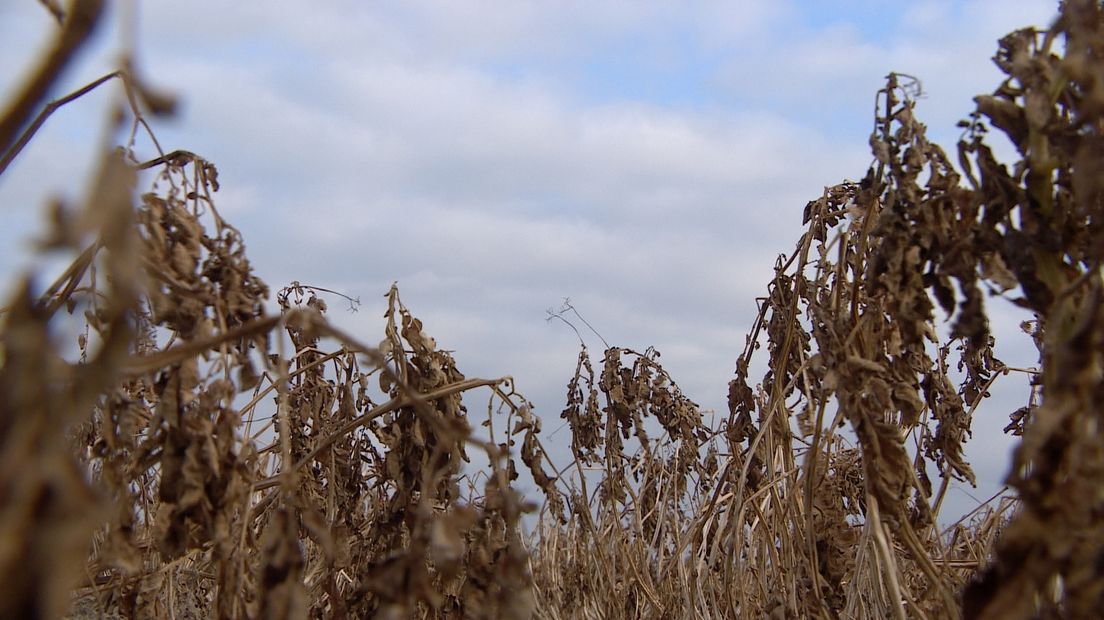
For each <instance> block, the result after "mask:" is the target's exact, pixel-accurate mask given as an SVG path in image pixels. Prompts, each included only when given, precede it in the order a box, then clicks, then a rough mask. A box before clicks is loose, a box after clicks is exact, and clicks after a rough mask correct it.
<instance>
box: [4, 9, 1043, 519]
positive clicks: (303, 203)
mask: <svg viewBox="0 0 1104 620" xmlns="http://www.w3.org/2000/svg"><path fill="white" fill-rule="evenodd" d="M115 4H116V5H118V3H115ZM125 5H127V3H124V4H123V6H125ZM1055 8H1056V6H1055V3H1054V2H1051V1H1043V0H1022V1H1018V2H1014V3H1010V2H1003V1H997V0H980V1H973V2H950V1H941V2H931V1H913V2H875V1H863V0H853V1H841V2H814V1H808V2H785V1H766V0H763V1H760V0H753V1H750V2H739V3H735V2H708V1H696V2H694V1H690V2H678V3H674V2H628V1H621V2H604V1H596V0H591V1H585V2H584V1H569V0H563V1H558V2H542V1H518V2H491V1H488V0H485V1H458V2H429V1H425V0H406V1H403V2H372V3H364V2H352V1H336V2H326V3H302V2H290V1H272V2H264V3H253V2H235V3H225V2H215V1H213V0H193V1H191V2H145V3H141V6H140V7H139V11H138V13H139V15H140V16H141V19H140V24H139V28H138V38H137V50H138V61H139V66H140V68H141V70H142V72H143V74H144V75H146V76H147V78H148V79H149V80H150V81H151V82H152V83H153V84H155V85H156V86H159V87H162V88H165V89H167V90H170V91H173V92H176V93H177V94H179V95H180V98H181V103H182V108H181V114H180V115H179V116H178V117H177V118H176V119H174V120H171V121H167V122H163V123H158V124H157V126H156V131H157V134H158V137H159V138H160V140H161V142H162V144H163V145H164V146H165V148H166V149H175V148H186V149H189V150H192V151H194V152H197V153H199V154H201V155H203V156H204V157H207V158H208V159H210V160H211V161H213V162H214V163H215V164H216V165H217V166H218V167H219V170H220V173H221V177H220V178H221V180H222V182H223V190H222V191H221V192H220V195H219V196H218V198H217V200H218V204H219V207H220V211H221V212H222V213H223V214H224V215H226V216H227V217H228V218H229V219H230V220H231V221H232V222H233V223H234V224H235V225H236V226H238V227H239V228H240V229H241V230H242V231H243V233H244V235H245V238H246V243H247V246H248V250H249V255H250V257H251V258H252V260H253V262H254V264H255V265H256V267H257V269H258V271H259V273H260V274H261V276H262V277H263V278H264V279H265V280H266V281H267V282H268V283H269V284H270V286H272V287H273V288H274V289H278V288H279V287H280V286H282V285H284V284H286V283H288V282H291V281H292V280H298V281H300V282H303V283H306V284H312V285H316V286H322V287H326V288H331V289H335V290H340V291H344V292H346V293H347V294H349V295H351V296H353V297H360V299H361V300H362V301H363V302H364V305H363V307H362V308H361V311H360V312H358V313H355V314H350V313H345V312H343V311H342V310H341V308H342V307H343V306H342V304H341V303H336V302H335V303H333V304H331V308H332V314H333V318H334V319H335V320H336V321H337V322H338V323H340V324H341V325H343V326H344V327H346V328H348V329H350V330H352V331H353V332H354V333H357V334H361V335H362V336H363V337H364V338H365V339H366V340H371V339H372V338H374V337H378V336H379V335H380V334H381V329H382V320H381V318H380V315H381V312H382V308H383V298H382V295H383V294H384V293H386V291H387V289H388V287H389V285H390V283H391V282H392V281H396V280H397V281H398V282H399V285H400V288H401V290H402V293H403V297H404V300H405V301H406V303H407V305H408V306H409V307H410V308H411V309H412V310H413V311H414V312H415V314H416V315H418V316H419V317H421V318H422V319H423V320H424V322H425V325H426V329H427V332H428V333H430V334H432V335H433V336H435V337H436V338H437V340H438V342H439V343H441V344H442V346H444V347H446V348H449V349H455V350H456V351H457V358H458V360H459V363H460V366H461V369H462V370H464V371H465V372H466V373H467V374H468V375H469V376H501V375H505V374H512V375H514V376H515V377H516V379H517V383H518V387H519V389H520V390H521V391H522V392H523V393H525V394H527V395H528V396H529V397H530V399H531V400H533V401H534V403H535V405H536V408H537V412H538V413H541V414H543V415H544V416H545V417H546V419H547V422H546V428H549V429H554V428H556V427H557V426H558V424H559V423H558V412H559V411H560V409H561V408H562V404H563V403H562V400H563V392H564V386H565V384H566V381H567V380H568V378H569V375H570V373H571V371H572V370H573V368H574V360H575V355H576V352H577V341H576V339H575V335H574V334H573V333H571V332H570V330H567V329H566V328H564V327H562V326H559V325H556V324H549V323H546V322H545V310H546V309H547V308H550V307H554V306H557V305H558V304H559V303H560V302H561V300H562V298H564V297H570V298H571V299H572V301H573V303H574V304H575V306H576V307H577V308H579V309H580V311H582V312H583V313H584V314H585V316H586V317H587V319H588V320H589V321H590V322H591V324H593V325H594V326H595V327H596V328H597V329H598V330H599V331H600V332H601V333H602V335H603V336H604V337H605V338H606V340H608V341H610V342H611V343H614V344H617V345H620V346H627V347H631V348H635V349H638V350H643V349H644V348H646V347H648V346H655V347H657V348H658V349H659V350H660V351H661V352H663V358H662V360H663V361H664V363H665V364H666V366H667V368H668V370H669V371H670V372H671V373H672V374H673V375H674V377H675V378H676V380H677V381H679V383H680V385H681V386H682V387H683V389H684V391H685V392H687V394H688V395H689V396H690V397H691V398H693V399H694V400H696V401H697V402H699V403H700V404H702V405H703V406H704V407H706V408H712V409H716V410H717V411H718V412H723V411H724V402H725V400H724V398H725V394H726V385H727V381H728V379H729V378H730V376H731V372H732V368H733V364H734V362H735V359H736V357H737V355H738V354H739V352H740V351H741V350H742V348H743V342H744V333H745V331H746V330H747V328H748V327H749V326H750V322H751V320H752V319H753V317H754V313H755V302H754V298H755V297H756V296H758V295H761V294H762V292H763V291H764V290H765V285H766V282H767V281H768V280H769V277H770V274H771V266H772V265H773V263H774V260H775V257H776V255H777V254H778V253H779V252H787V251H789V250H790V249H791V248H792V245H793V243H794V241H795V240H796V238H797V236H798V235H799V234H800V232H801V229H800V218H801V212H802V209H803V208H804V205H805V203H806V202H807V201H808V200H811V199H814V198H816V197H818V196H819V195H820V193H821V190H822V188H823V187H824V186H827V185H832V184H835V183H837V182H839V181H841V180H843V179H845V178H852V179H854V178H857V177H861V176H862V175H863V174H864V172H865V170H866V167H867V165H868V164H869V162H870V160H871V157H870V155H869V152H868V147H867V137H868V135H869V131H870V127H871V124H872V119H871V113H872V108H873V101H874V92H875V90H876V89H877V88H878V87H879V86H880V85H881V84H882V83H883V79H884V76H885V75H886V74H887V73H888V72H890V71H901V72H905V73H910V74H913V75H916V76H917V77H919V78H920V79H921V80H922V81H923V84H924V89H925V92H926V93H927V96H926V98H925V99H923V100H922V102H921V104H920V108H919V115H920V117H921V118H922V119H923V120H925V121H926V122H927V123H928V124H929V126H930V129H931V135H932V136H933V137H935V138H936V139H937V140H938V141H940V142H941V143H943V144H945V145H947V146H948V147H949V146H951V145H952V144H953V141H954V140H955V139H956V138H957V135H958V130H956V129H955V128H954V124H955V122H956V121H957V120H959V119H960V118H963V117H964V116H966V115H967V114H968V113H969V112H970V111H971V109H972V104H971V98H972V96H974V95H976V94H979V93H982V92H987V91H990V90H992V89H993V88H995V87H996V86H997V81H996V80H997V78H998V74H997V72H996V70H995V69H994V68H993V67H992V65H991V63H990V61H989V58H990V57H991V56H992V54H993V52H994V51H995V49H996V43H995V42H996V39H997V38H998V37H1000V36H1002V35H1003V34H1005V33H1007V32H1009V31H1011V30H1013V29H1015V28H1018V27H1022V26H1028V25H1037V26H1046V25H1047V23H1048V22H1049V20H1050V18H1051V16H1052V14H1053V12H1054V11H1055ZM118 23H119V15H117V14H116V13H115V12H113V13H112V14H111V15H110V16H109V22H108V23H107V25H108V26H112V25H113V24H118ZM51 28H52V25H51V23H50V20H49V18H48V16H47V15H46V12H45V11H44V10H42V9H41V7H40V6H39V5H38V3H37V2H34V1H33V0H20V1H18V2H11V1H9V2H3V3H0V62H3V66H5V67H26V66H27V63H28V59H29V58H30V57H31V55H32V53H33V50H35V49H37V48H38V47H39V46H40V45H42V44H43V43H44V41H45V40H46V36H47V33H49V32H50V30H51ZM116 41H117V37H116V33H115V32H114V31H113V29H110V28H109V29H105V30H104V31H103V33H102V36H101V37H99V39H98V44H97V45H96V46H95V47H94V48H93V49H91V50H90V51H89V53H88V54H86V55H85V56H84V57H83V58H82V59H81V62H80V63H78V65H77V66H76V67H74V68H73V70H72V71H70V72H69V74H68V75H67V76H66V78H65V80H64V83H63V85H62V86H60V87H59V89H58V93H59V94H60V93H62V92H67V91H69V90H72V89H73V88H75V87H77V86H78V85H81V84H84V83H86V82H88V81H90V80H92V79H94V78H95V77H97V76H98V75H101V74H102V73H104V72H106V71H107V70H109V67H110V63H111V62H112V61H113V59H114V58H116V51H117V49H118V45H117V43H116ZM20 75H21V72H20V71H8V72H5V73H4V74H3V75H0V92H5V93H6V92H8V91H9V89H10V87H11V85H12V84H14V83H15V82H16V81H18V79H19V77H20ZM112 96H113V91H111V90H107V91H104V92H103V93H100V94H97V95H95V96H92V97H89V98H88V99H86V100H84V101H82V102H80V103H79V104H77V105H76V106H71V107H69V108H66V109H63V110H62V111H60V112H59V113H58V114H56V115H55V117H54V118H52V119H51V120H50V122H49V124H48V125H47V127H46V128H45V129H44V131H43V132H42V133H41V134H40V136H39V137H38V139H37V140H36V141H35V143H33V145H32V146H31V147H30V148H29V149H28V150H27V151H26V152H25V153H24V154H23V156H22V157H21V158H20V160H19V161H18V162H17V163H16V165H14V166H13V167H12V168H11V169H10V170H9V171H8V172H7V173H6V174H5V175H4V176H3V177H0V204H2V205H3V208H4V209H5V215H4V217H5V226H4V227H2V230H0V274H3V275H4V276H5V281H7V280H9V279H10V278H9V276H10V274H12V273H14V272H15V270H17V269H18V268H19V265H21V264H23V263H24V262H25V259H24V258H23V257H25V256H26V254H27V252H26V247H27V241H28V240H29V239H31V238H33V236H34V235H35V234H36V232H37V231H38V230H40V228H41V219H40V216H39V215H38V208H39V207H40V206H41V204H42V203H43V202H44V200H45V199H46V198H47V197H48V196H50V195H53V194H60V195H63V196H70V197H73V196H77V195H79V191H80V188H81V186H82V184H83V183H84V182H85V181H86V179H87V176H86V175H87V172H88V169H87V163H88V162H90V161H91V160H92V157H91V155H92V153H93V152H94V147H95V144H96V140H97V139H98V137H99V131H100V129H99V127H101V122H102V120H103V112H104V110H105V109H106V104H107V102H108V101H109V100H110V97H112ZM138 150H139V156H140V157H142V156H151V154H152V149H151V147H150V145H149V144H147V143H144V142H143V143H139V145H138ZM997 311H998V313H1001V316H1002V317H1004V319H1002V320H1007V322H1008V324H1010V325H1014V324H1015V320H1016V318H1017V317H1018V315H1016V314H1015V313H1014V312H1013V311H1011V310H1008V309H1000V308H998V309H997ZM590 344H591V346H592V350H598V349H600V343H599V342H597V341H595V342H591V343H590ZM1009 346H1010V347H1011V348H1009V349H1008V351H1007V354H1006V357H1009V356H1010V357H1012V358H1013V359H1010V360H1009V361H1011V362H1014V363H1020V364H1024V365H1026V364H1030V363H1032V361H1033V360H1032V359H1031V357H1030V350H1029V349H1028V348H1027V347H1026V346H1021V345H1009ZM1018 357H1025V359H1016V358H1018ZM1025 396H1026V394H1025V393H1024V391H1023V390H1022V389H1018V390H1011V391H1010V393H1009V394H1007V395H1001V396H1000V399H1003V400H1000V399H999V400H1000V402H999V403H998V404H997V405H995V409H996V410H995V411H993V413H992V415H990V416H989V418H987V419H985V420H981V419H980V418H979V425H982V422H984V424H985V425H987V426H986V428H988V429H990V430H987V431H979V432H986V433H988V432H993V431H992V430H991V429H993V428H996V429H999V428H1000V427H1002V426H1003V425H1004V423H1005V417H1004V414H1005V413H1006V411H1010V410H1012V409H1014V408H1016V407H1017V406H1019V405H1020V404H1022V402H1023V398H1025ZM560 437H562V435H560ZM1006 450H1007V442H1003V441H994V440H992V439H987V440H986V441H985V442H984V445H980V446H978V447H976V448H975V449H972V450H971V453H970V456H971V457H972V459H973V461H974V463H975V466H976V467H977V469H978V470H979V475H980V476H981V477H982V480H983V482H984V483H985V484H984V485H983V487H984V488H983V489H980V490H979V491H977V494H985V493H986V492H987V491H990V490H992V489H993V488H994V485H995V483H996V481H997V480H999V478H1000V476H1001V475H1003V467H1004V463H1005V461H1006ZM964 497H965V496H960V497H959V500H958V501H960V502H966V500H965V499H963V498H964ZM962 505H965V503H962Z"/></svg>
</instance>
